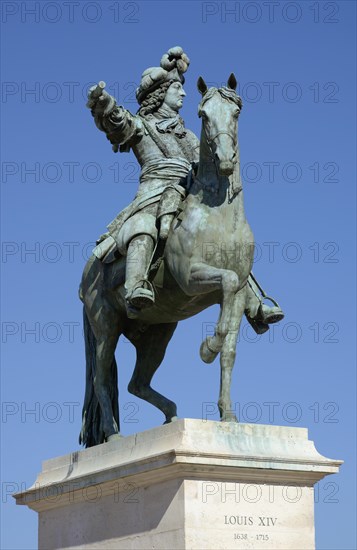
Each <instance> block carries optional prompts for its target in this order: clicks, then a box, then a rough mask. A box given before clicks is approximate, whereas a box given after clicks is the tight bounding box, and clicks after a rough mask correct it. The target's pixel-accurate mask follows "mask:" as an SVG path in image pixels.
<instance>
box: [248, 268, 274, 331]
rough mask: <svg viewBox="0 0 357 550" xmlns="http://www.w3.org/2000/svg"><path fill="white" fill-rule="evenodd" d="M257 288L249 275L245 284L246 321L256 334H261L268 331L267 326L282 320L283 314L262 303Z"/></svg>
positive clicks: (261, 297)
mask: <svg viewBox="0 0 357 550" xmlns="http://www.w3.org/2000/svg"><path fill="white" fill-rule="evenodd" d="M263 300H264V297H263V296H262V295H261V293H260V290H259V287H258V286H257V284H256V283H255V280H254V278H253V277H252V276H251V275H249V277H248V284H247V306H246V310H245V314H246V317H247V320H248V321H249V323H250V324H251V325H252V327H253V329H254V330H255V331H256V332H257V333H258V334H263V333H264V332H266V331H267V330H268V329H269V326H268V325H269V324H271V323H277V322H278V321H281V320H282V319H283V318H284V313H283V311H282V310H281V308H280V307H279V306H273V307H271V306H268V305H267V304H264V303H263Z"/></svg>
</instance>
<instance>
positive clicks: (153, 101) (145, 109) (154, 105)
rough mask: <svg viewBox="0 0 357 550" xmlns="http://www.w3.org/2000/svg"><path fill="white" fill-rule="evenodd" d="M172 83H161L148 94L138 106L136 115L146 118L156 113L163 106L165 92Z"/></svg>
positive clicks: (170, 81)
mask: <svg viewBox="0 0 357 550" xmlns="http://www.w3.org/2000/svg"><path fill="white" fill-rule="evenodd" d="M172 82H173V80H168V81H166V82H163V83H162V84H160V86H159V87H158V88H156V90H154V91H153V92H151V93H150V94H148V95H147V96H146V98H145V99H144V100H143V102H142V104H141V105H140V108H139V110H138V115H140V116H148V115H151V114H152V113H154V112H155V111H157V110H158V109H159V108H160V107H161V105H162V104H163V102H164V99H165V95H166V92H167V90H168V89H169V87H170V86H171V84H172Z"/></svg>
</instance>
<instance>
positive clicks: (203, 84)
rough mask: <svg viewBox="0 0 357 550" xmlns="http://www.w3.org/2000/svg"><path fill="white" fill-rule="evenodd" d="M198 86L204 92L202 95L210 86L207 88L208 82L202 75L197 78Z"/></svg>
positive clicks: (203, 93)
mask: <svg viewBox="0 0 357 550" xmlns="http://www.w3.org/2000/svg"><path fill="white" fill-rule="evenodd" d="M197 88H198V91H199V92H200V93H201V94H202V95H205V93H206V92H207V90H208V88H207V84H206V82H205V81H204V80H203V78H202V76H200V77H199V78H198V80H197Z"/></svg>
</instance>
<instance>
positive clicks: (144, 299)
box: [125, 235, 155, 309]
mask: <svg viewBox="0 0 357 550" xmlns="http://www.w3.org/2000/svg"><path fill="white" fill-rule="evenodd" d="M153 251H154V240H153V238H152V237H151V236H150V235H137V236H136V237H134V238H133V239H132V240H131V241H130V243H129V246H128V251H127V257H126V276H125V288H126V289H127V294H126V300H127V301H128V302H129V304H131V305H133V306H134V307H135V308H137V309H143V308H145V307H150V306H152V305H153V304H154V301H155V299H154V293H153V290H152V286H151V284H150V283H149V281H148V280H147V271H148V268H149V264H150V260H151V257H152V254H153Z"/></svg>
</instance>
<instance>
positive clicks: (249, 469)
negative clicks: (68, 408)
mask: <svg viewBox="0 0 357 550" xmlns="http://www.w3.org/2000/svg"><path fill="white" fill-rule="evenodd" d="M340 464H341V461H338V460H330V459H327V458H325V457H323V456H321V455H320V454H319V453H318V452H317V451H316V449H315V447H314V444H313V442H312V441H309V440H308V437H307V430H306V429H305V428H290V427H280V426H263V425H257V424H233V423H219V422H212V421H201V420H192V419H183V420H179V421H177V422H174V423H172V424H167V425H164V426H160V427H158V428H154V429H152V430H148V431H146V432H142V433H138V434H136V435H133V436H129V437H125V438H122V439H120V440H115V441H110V442H108V443H105V444H103V445H98V446H97V447H93V448H91V449H86V450H84V451H80V452H75V453H72V454H70V455H66V456H63V457H59V458H55V459H52V460H49V461H47V462H45V463H44V465H43V470H42V472H41V473H40V474H39V476H38V478H37V480H36V482H35V484H34V485H33V486H32V487H31V488H30V489H29V490H27V491H24V492H23V493H18V494H17V495H15V498H16V500H17V503H18V504H25V505H27V506H29V507H30V508H32V509H34V510H36V511H37V512H39V548H40V549H46V550H50V549H60V548H61V549H73V550H74V549H76V550H77V549H98V550H99V549H101V550H104V549H107V548H108V549H115V550H118V549H123V550H124V549H125V550H127V549H148V548H150V549H165V550H167V549H191V550H194V549H207V548H209V549H212V550H214V549H231V548H235V549H243V548H244V549H248V548H249V549H274V550H277V549H280V548H281V549H284V550H289V549H291V550H298V549H309V550H311V549H313V548H315V543H314V539H315V532H314V494H313V485H314V483H316V482H317V481H319V480H320V479H322V478H323V477H324V476H326V475H328V474H332V473H337V472H338V468H339V466H340Z"/></svg>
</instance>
